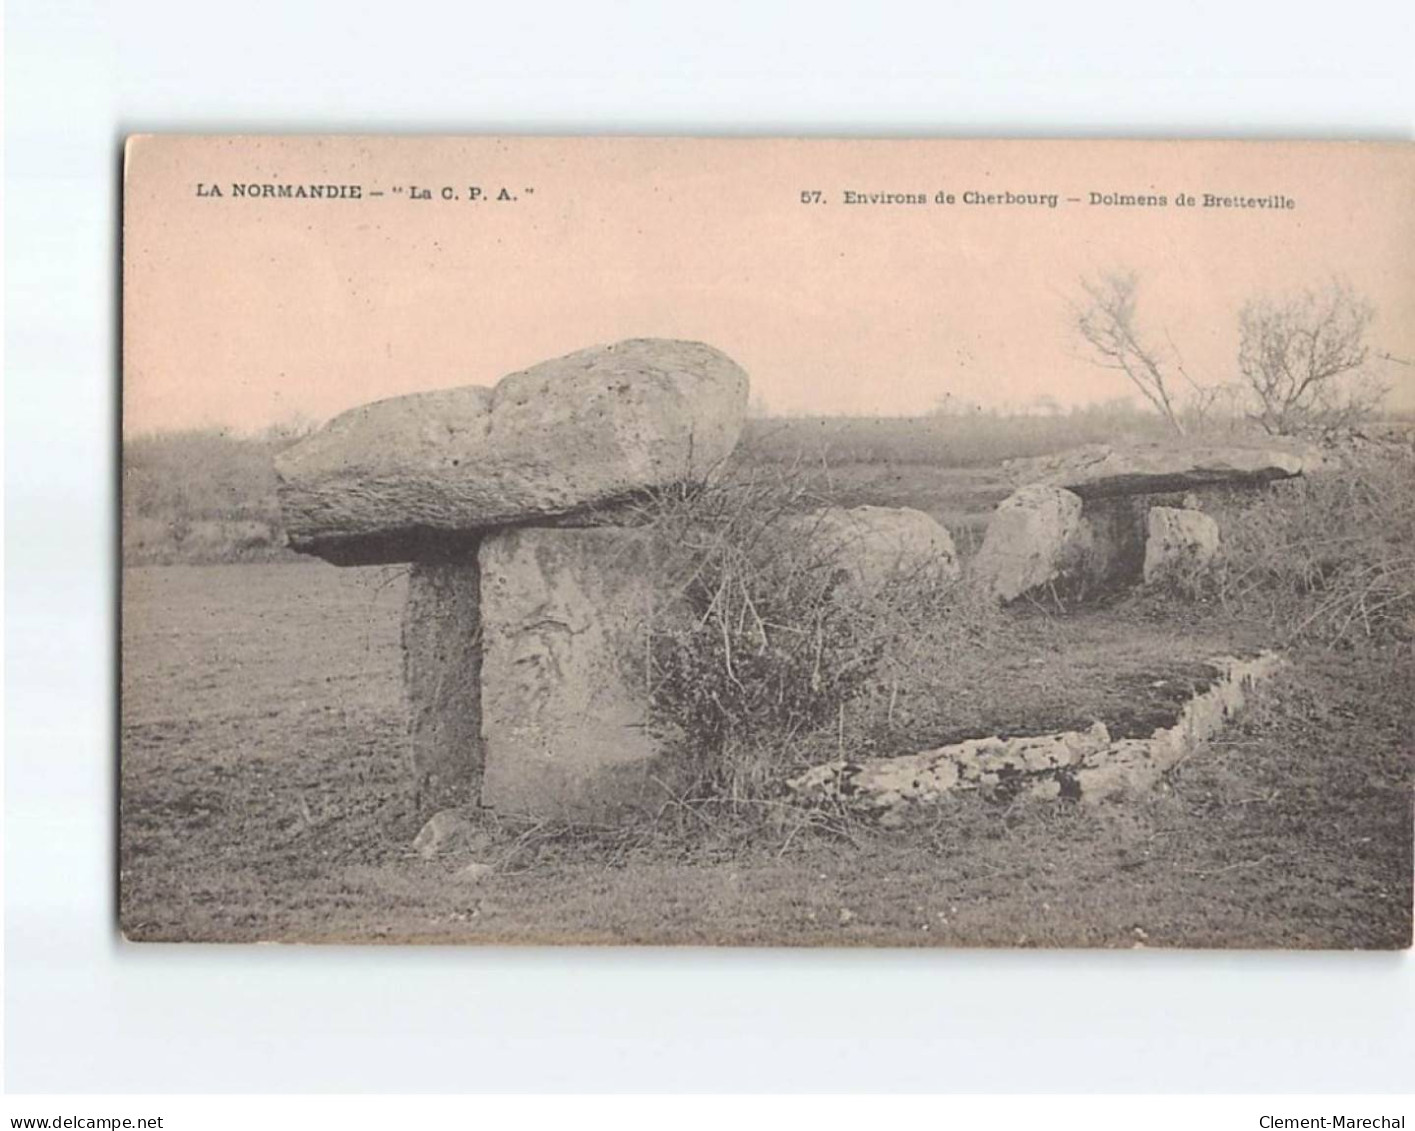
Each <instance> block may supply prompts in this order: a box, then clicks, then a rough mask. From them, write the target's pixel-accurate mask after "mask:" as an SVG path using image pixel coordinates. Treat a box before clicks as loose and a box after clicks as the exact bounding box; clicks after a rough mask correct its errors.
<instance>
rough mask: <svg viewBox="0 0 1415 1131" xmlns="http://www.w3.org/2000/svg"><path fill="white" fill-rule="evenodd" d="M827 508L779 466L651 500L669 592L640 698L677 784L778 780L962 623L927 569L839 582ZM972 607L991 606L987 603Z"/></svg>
mask: <svg viewBox="0 0 1415 1131" xmlns="http://www.w3.org/2000/svg"><path fill="white" fill-rule="evenodd" d="M825 505H826V500H824V499H821V498H819V497H818V496H816V495H815V494H814V493H813V492H812V491H811V489H810V487H809V480H808V479H807V477H805V476H802V475H800V474H798V473H796V472H794V471H793V470H792V469H781V468H775V469H771V468H758V469H755V470H748V471H741V472H739V473H737V474H736V475H735V476H734V477H732V478H729V479H725V480H723V481H722V482H719V483H716V484H713V485H710V486H706V487H700V488H697V489H695V490H691V491H684V492H680V493H677V494H674V495H671V496H667V497H660V498H657V499H655V500H654V501H653V503H652V504H651V507H652V515H651V523H652V526H653V528H654V530H655V531H656V534H657V536H658V537H657V541H658V545H659V554H660V555H661V561H662V562H663V569H664V574H665V576H666V577H667V578H668V579H669V589H670V592H672V593H674V594H676V597H677V599H676V601H674V602H672V603H671V607H669V608H667V609H665V610H663V612H662V614H661V615H660V616H659V617H658V618H657V620H656V622H655V624H654V625H653V626H652V630H651V633H650V646H649V649H648V651H649V657H650V663H651V666H652V670H651V682H650V686H651V688H652V711H653V717H654V721H655V725H656V727H657V728H658V729H659V731H660V733H661V734H662V735H663V736H664V737H665V738H666V739H667V741H668V744H669V745H670V747H671V748H673V749H675V750H676V751H677V753H678V755H679V758H680V759H681V761H682V763H683V767H684V769H685V771H686V775H685V776H686V783H687V788H686V795H688V796H697V797H703V796H713V797H725V798H731V799H751V798H762V797H765V796H769V795H770V794H771V793H773V792H775V791H776V790H779V788H780V785H781V782H782V781H783V779H784V778H785V777H786V776H788V774H789V773H790V772H791V771H792V770H794V769H797V768H799V767H801V766H803V765H805V764H808V763H809V762H810V761H812V760H819V759H820V757H821V754H820V751H821V747H822V745H824V744H829V745H830V746H831V747H832V748H834V747H837V746H838V745H839V744H841V743H842V742H843V741H844V738H845V731H846V716H847V714H849V715H850V729H851V733H852V734H853V733H855V731H856V729H857V727H858V724H859V720H860V718H861V717H862V716H866V715H869V716H872V717H873V716H881V715H888V714H889V713H891V712H892V711H893V709H894V705H895V701H896V700H897V698H898V695H899V692H900V688H901V685H903V684H906V683H907V682H908V681H909V679H910V678H911V675H912V674H915V673H917V672H918V671H919V670H921V669H920V666H919V665H920V663H921V660H920V655H919V653H920V649H922V648H926V647H931V646H933V645H935V644H936V643H937V641H936V639H935V638H936V637H937V635H938V632H939V631H940V630H947V631H956V629H957V628H958V627H960V626H962V625H963V624H964V623H965V619H966V618H965V619H958V618H955V617H954V615H953V614H954V613H956V612H957V611H958V609H960V608H961V607H963V606H964V605H965V604H968V603H969V598H968V597H967V596H966V591H965V590H964V588H963V587H962V586H961V585H960V584H958V583H955V582H951V581H949V580H948V579H947V578H946V577H945V576H944V575H943V574H942V572H941V571H939V570H937V569H930V568H918V567H914V568H912V569H910V568H901V569H899V570H896V571H895V572H894V573H893V574H892V575H891V576H889V577H888V578H887V580H886V581H885V582H884V583H883V585H882V586H881V587H879V588H877V589H867V588H863V587H861V586H859V585H857V584H854V583H852V580H851V577H850V574H849V572H848V571H847V570H844V569H842V568H840V563H839V561H838V560H837V557H836V553H837V549H838V543H835V542H833V540H832V539H831V538H830V537H828V536H827V534H826V532H825V531H824V529H823V528H822V525H821V523H820V522H819V521H818V520H814V519H813V518H812V517H811V512H812V511H813V510H814V511H817V513H819V510H820V508H823V507H824V506H825ZM976 607H977V608H978V609H982V608H983V607H984V606H983V603H981V602H979V603H977V605H976ZM983 615H995V614H994V613H993V610H992V609H991V606H990V605H989V606H987V613H986V614H983ZM947 631H945V634H947ZM934 659H935V661H936V660H937V657H936V656H935V658H934ZM891 689H892V690H891Z"/></svg>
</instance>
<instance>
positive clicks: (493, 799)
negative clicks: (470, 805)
mask: <svg viewBox="0 0 1415 1131" xmlns="http://www.w3.org/2000/svg"><path fill="white" fill-rule="evenodd" d="M481 574H482V577H481V582H482V609H481V611H482V640H483V650H482V739H483V746H484V749H485V752H486V773H485V776H484V778H483V781H482V804H483V805H486V806H488V807H490V808H492V809H494V810H496V811H497V812H498V813H503V814H506V815H510V816H531V817H550V818H573V819H581V820H601V819H605V820H608V819H613V816H614V815H615V813H616V812H623V810H624V809H625V808H626V807H636V806H639V805H643V804H652V803H658V804H661V803H662V800H663V797H664V793H663V790H662V788H661V787H659V786H658V785H657V784H655V782H654V781H653V778H654V777H655V776H657V775H656V773H655V762H656V759H657V758H658V755H659V744H658V742H657V741H656V740H655V738H654V736H653V735H652V733H651V732H650V728H649V693H648V657H647V650H648V646H649V638H648V626H649V624H650V622H651V619H652V617H653V615H654V612H655V606H656V603H657V601H658V594H657V588H656V587H657V581H658V579H657V578H656V576H655V572H654V567H653V554H652V551H651V543H650V541H649V536H648V535H647V534H646V533H645V532H643V531H636V530H626V529H615V528H608V527H605V528H598V529H532V528H520V529H509V530H505V531H501V532H498V533H495V534H491V535H488V536H487V538H486V539H485V540H484V541H483V542H482V545H481Z"/></svg>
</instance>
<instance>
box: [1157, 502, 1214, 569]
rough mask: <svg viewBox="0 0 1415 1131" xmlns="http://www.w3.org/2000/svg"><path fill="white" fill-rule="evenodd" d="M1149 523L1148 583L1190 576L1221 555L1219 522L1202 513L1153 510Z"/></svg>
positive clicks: (1167, 509) (1162, 509) (1167, 508)
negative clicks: (1219, 549) (1218, 554)
mask: <svg viewBox="0 0 1415 1131" xmlns="http://www.w3.org/2000/svg"><path fill="white" fill-rule="evenodd" d="M1146 521H1147V527H1148V532H1147V536H1146V538H1145V570H1144V576H1145V583H1146V584H1150V583H1152V582H1156V581H1164V580H1166V579H1169V578H1174V577H1184V576H1190V575H1192V574H1193V573H1194V572H1195V571H1196V570H1201V569H1203V568H1205V567H1206V566H1208V565H1209V564H1210V563H1211V562H1212V561H1213V560H1214V556H1215V555H1216V554H1217V553H1218V523H1217V522H1215V521H1214V520H1213V519H1212V518H1211V517H1210V516H1209V515H1206V514H1204V512H1203V511H1197V510H1177V509H1176V508H1174V507H1151V508H1150V513H1149V516H1148V518H1147V520H1146Z"/></svg>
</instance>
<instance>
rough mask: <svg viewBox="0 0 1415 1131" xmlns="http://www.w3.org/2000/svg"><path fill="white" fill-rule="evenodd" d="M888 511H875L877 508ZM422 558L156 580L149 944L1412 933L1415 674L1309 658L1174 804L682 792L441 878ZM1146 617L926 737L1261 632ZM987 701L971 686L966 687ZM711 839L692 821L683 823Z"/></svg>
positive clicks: (996, 657) (1042, 654)
mask: <svg viewBox="0 0 1415 1131" xmlns="http://www.w3.org/2000/svg"><path fill="white" fill-rule="evenodd" d="M859 501H864V500H859ZM402 593H403V586H402V579H401V575H400V572H399V571H398V570H396V569H364V570H337V569H335V568H333V567H329V566H324V565H321V564H316V563H294V564H272V565H245V566H171V567H151V568H141V569H130V570H128V571H127V573H126V575H125V592H124V600H123V609H124V625H123V651H124V671H123V734H122V771H121V784H122V816H121V834H122V845H121V853H120V895H121V910H120V919H121V926H122V929H123V931H124V933H125V934H126V935H127V937H128V938H130V939H134V940H179V939H181V940H210V941H232V942H248V941H257V940H271V941H273V940H279V941H308V942H314V941H323V942H345V941H362V940H385V941H406V942H483V943H524V942H556V943H573V942H599V941H605V942H608V941H614V942H639V943H675V944H702V943H727V944H739V945H754V944H766V943H774V944H788V945H865V944H875V945H891V946H920V945H924V946H936V945H951V946H984V945H1009V946H1011V945H1016V946H1103V947H1132V946H1205V947H1217V946H1238V947H1273V946H1296V947H1403V946H1408V945H1409V944H1410V922H1411V870H1412V869H1411V863H1412V862H1411V833H1412V821H1411V818H1412V808H1411V799H1412V790H1411V786H1412V780H1415V773H1412V762H1415V757H1413V756H1412V751H1413V750H1415V736H1412V726H1411V713H1410V711H1409V707H1408V703H1409V699H1410V691H1411V684H1412V679H1411V676H1412V663H1411V659H1410V656H1409V653H1408V650H1406V651H1404V652H1391V653H1388V654H1387V653H1376V652H1361V653H1333V652H1327V651H1322V650H1304V651H1302V652H1299V653H1297V654H1296V655H1295V656H1294V660H1295V663H1294V665H1293V666H1292V668H1291V669H1290V670H1289V671H1288V672H1287V673H1286V674H1285V675H1284V676H1283V677H1282V678H1281V680H1280V681H1279V683H1278V684H1277V685H1275V686H1274V688H1273V690H1272V692H1271V694H1269V695H1267V696H1266V697H1265V698H1264V699H1263V701H1262V702H1261V703H1260V704H1259V706H1258V707H1257V708H1256V709H1255V710H1254V711H1253V712H1251V713H1250V714H1249V715H1248V716H1246V717H1245V719H1244V720H1243V721H1242V722H1241V723H1240V724H1239V725H1237V726H1236V727H1234V728H1232V729H1231V730H1230V731H1229V732H1227V733H1226V734H1225V735H1224V736H1223V738H1222V740H1221V741H1219V742H1216V743H1214V744H1212V745H1211V746H1210V747H1209V748H1207V749H1205V750H1203V751H1201V752H1200V753H1198V754H1196V755H1195V756H1194V757H1192V758H1191V759H1190V760H1188V761H1187V762H1186V763H1185V764H1183V765H1182V766H1181V767H1179V768H1178V770H1176V771H1175V772H1174V773H1173V774H1171V775H1170V778H1169V780H1168V782H1167V783H1166V785H1165V786H1164V787H1163V788H1161V789H1159V790H1156V791H1153V792H1150V793H1147V794H1145V795H1143V796H1137V797H1133V798H1129V799H1126V800H1125V801H1124V802H1122V803H1116V804H1108V805H1104V806H1100V807H1082V806H1076V805H1073V804H1069V803H1031V804H1021V803H1018V804H1013V805H1010V806H1004V805H999V804H994V803H989V802H987V801H985V800H983V799H981V798H978V797H960V798H958V799H956V800H955V801H953V802H951V803H950V804H948V805H945V806H943V807H941V808H940V809H939V810H938V812H937V813H936V814H931V815H929V816H928V817H927V818H926V819H924V820H921V821H920V822H919V823H918V824H917V825H915V826H913V827H910V828H907V829H904V830H896V831H892V832H888V833H885V832H882V831H878V830H874V829H871V828H869V827H867V826H864V825H860V824H854V823H840V822H833V823H830V824H829V825H828V826H825V825H817V824H805V823H803V820H802V818H801V816H800V815H799V814H798V813H795V812H793V811H788V810H782V811H781V812H780V813H779V814H778V815H777V818H776V819H775V820H761V819H745V818H743V819H738V818H734V817H732V816H730V815H727V816H724V817H722V818H720V819H709V820H704V819H703V818H702V817H701V816H700V815H695V814H683V813H680V812H678V811H676V810H674V809H672V807H666V809H665V816H664V819H663V821H662V824H661V827H648V828H645V829H640V830H636V831H635V832H634V833H633V834H632V835H625V834H622V833H614V832H608V831H595V830H585V829H565V828H556V827H549V826H546V827H539V828H537V827H531V828H526V827H504V828H503V827H495V826H493V827H492V828H491V830H490V831H491V832H492V833H493V840H492V844H491V847H490V848H489V849H487V850H485V851H482V852H481V853H479V855H478V859H481V860H485V861H488V862H491V863H494V864H496V865H497V871H496V873H495V874H494V875H492V876H491V877H490V878H487V879H483V880H481V881H480V882H475V883H474V882H471V881H469V880H466V879H463V878H461V877H460V876H459V875H458V870H459V869H460V868H461V867H462V866H464V865H465V864H466V863H467V859H466V858H462V859H456V858H454V859H446V860H436V861H423V860H421V859H419V858H418V857H417V856H415V855H414V854H413V853H411V851H410V850H409V848H408V846H409V844H410V842H411V840H412V838H413V835H414V834H415V833H416V831H417V828H418V825H419V816H418V814H415V813H414V812H413V811H412V807H411V803H410V798H409V797H408V794H407V790H406V787H407V779H408V775H407V774H406V773H405V772H404V757H405V749H404V742H403V715H402V706H401V702H400V698H399V682H398V664H399V654H398V640H397V635H398V615H399V610H400V607H401V601H402ZM1170 613H1171V610H1168V609H1163V608H1157V607H1155V606H1154V605H1153V604H1151V603H1147V602H1145V601H1143V600H1142V601H1133V602H1129V603H1127V604H1122V605H1119V606H1114V607H1111V608H1108V609H1103V610H1099V611H1094V612H1091V613H1088V614H1084V615H1074V616H1054V615H1050V614H1048V613H1046V612H1044V611H1042V610H1031V611H1025V612H1023V613H1022V614H1020V615H1019V616H1017V617H1014V618H1013V620H1012V621H1011V623H1010V624H1009V627H1008V632H1009V634H1010V635H1009V636H1008V637H1007V639H1006V641H1004V642H1002V643H1005V644H1007V645H1008V647H1001V646H998V647H996V648H994V649H993V650H992V651H990V652H989V653H988V655H987V656H986V657H985V658H983V659H985V661H986V662H985V663H982V664H980V668H979V670H975V671H970V672H968V673H966V679H965V678H963V674H962V673H960V676H959V678H958V680H957V694H956V695H952V696H949V697H948V698H947V700H946V702H943V703H941V705H940V706H939V707H938V709H937V711H936V713H935V714H934V716H932V717H931V718H930V719H928V720H926V721H928V722H929V725H931V726H933V727H934V730H935V731H936V732H937V733H936V734H934V735H933V737H936V738H938V739H939V740H940V741H942V740H945V739H946V737H947V734H946V733H945V732H948V731H949V730H950V728H954V729H956V730H957V731H959V732H960V733H962V732H970V733H977V732H978V730H979V729H1009V728H1010V729H1017V730H1021V729H1030V728H1037V729H1047V728H1048V727H1050V726H1053V725H1059V721H1061V722H1067V723H1069V722H1080V721H1089V719H1088V718H1086V716H1089V717H1103V718H1107V721H1109V722H1112V723H1116V722H1117V721H1118V720H1120V716H1121V713H1123V712H1125V711H1130V712H1131V714H1132V718H1131V722H1132V725H1134V726H1136V727H1143V726H1146V725H1149V723H1151V722H1153V721H1154V720H1155V718H1158V717H1160V716H1161V715H1162V714H1163V712H1164V711H1165V710H1167V709H1168V704H1170V703H1171V702H1172V701H1173V699H1174V695H1175V693H1176V692H1177V691H1180V690H1183V688H1184V686H1185V681H1186V680H1190V679H1193V678H1196V677H1197V674H1198V670H1197V668H1196V667H1195V665H1198V664H1199V663H1200V661H1201V660H1202V659H1203V658H1205V657H1207V656H1211V655H1213V654H1215V652H1216V651H1223V650H1226V648H1229V647H1233V646H1235V645H1240V644H1241V645H1252V644H1254V643H1258V642H1260V641H1259V639H1258V637H1257V636H1256V635H1255V634H1254V633H1253V631H1252V630H1250V629H1244V628H1241V627H1239V626H1231V625H1222V624H1221V623H1219V622H1217V621H1216V620H1215V618H1213V617H1211V616H1208V617H1195V618H1194V619H1193V622H1192V623H1191V624H1190V625H1188V626H1187V627H1186V626H1185V625H1184V624H1182V623H1176V622H1175V621H1174V619H1173V617H1172V616H1171V615H1170ZM969 689H971V690H969ZM685 826H686V827H685Z"/></svg>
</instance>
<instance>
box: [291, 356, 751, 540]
mask: <svg viewBox="0 0 1415 1131" xmlns="http://www.w3.org/2000/svg"><path fill="white" fill-rule="evenodd" d="M746 405H747V375H746V374H745V373H744V372H743V371H742V370H741V368H739V367H738V366H737V364H736V363H735V362H733V361H732V359H731V358H729V357H727V355H725V354H723V353H722V352H720V351H718V350H716V349H713V348H712V347H711V346H708V345H704V344H702V343H701V342H684V341H673V340H667V339H639V340H633V341H625V342H619V343H617V344H615V345H610V346H598V347H594V348H592V349H585V350H580V351H579V352H578V353H572V354H570V355H568V356H566V357H562V358H557V359H555V360H553V361H546V362H542V363H541V364H539V365H535V366H532V367H531V368H530V369H527V370H523V371H522V372H519V373H513V374H511V375H509V376H507V377H503V378H502V379H501V381H500V382H499V383H498V384H497V385H496V387H495V388H484V387H480V386H465V387H462V388H455V389H446V390H442V391H438V392H429V393H416V394H413V395H410V396H404V397H395V398H392V399H390V400H385V401H378V402H376V403H374V404H370V405H365V406H364V407H362V408H357V409H353V410H352V411H350V412H346V413H344V414H343V415H341V416H338V417H336V418H335V419H334V420H332V421H330V422H329V424H327V425H326V426H325V427H324V428H322V429H321V430H320V431H318V432H316V433H315V434H314V435H312V436H310V437H308V438H307V439H305V440H303V441H301V442H300V443H298V444H295V445H294V446H293V447H291V448H289V449H287V450H286V451H285V452H283V453H281V455H280V456H278V457H277V459H276V464H275V466H276V472H277V475H278V477H279V495H280V504H281V508H282V511H283V513H284V518H285V528H286V532H287V533H288V535H289V539H290V545H291V546H292V547H293V548H294V549H296V550H299V551H301V552H304V553H310V554H316V555H318V556H320V557H323V558H326V559H327V560H329V561H332V562H335V563H336V564H341V565H348V564H362V563H374V562H388V561H418V560H427V559H436V558H441V557H445V556H447V555H449V554H455V553H458V552H466V551H467V550H469V549H470V548H474V546H475V541H476V537H477V535H478V533H479V532H480V531H482V530H484V529H486V528H491V527H499V526H505V525H509V524H515V523H527V522H534V521H540V520H545V519H553V518H559V517H560V516H567V515H574V514H581V513H585V514H588V512H590V511H592V510H593V509H594V508H596V507H597V506H600V505H606V504H613V503H615V502H617V501H620V500H623V499H625V498H626V497H629V496H632V495H634V494H635V493H637V492H641V491H644V490H649V489H653V488H657V487H667V486H671V485H674V484H678V483H682V482H687V481H693V480H698V479H701V478H703V477H705V476H707V475H708V474H709V473H710V472H712V471H713V470H714V469H715V468H716V467H717V466H718V465H720V464H721V463H722V461H723V460H725V459H726V458H727V456H728V455H729V454H730V453H731V451H732V449H733V447H734V446H735V445H736V443H737V439H738V436H739V435H740V433H741V430H742V424H743V420H744V418H745V413H746ZM592 520H593V519H592V518H591V519H589V521H592Z"/></svg>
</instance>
